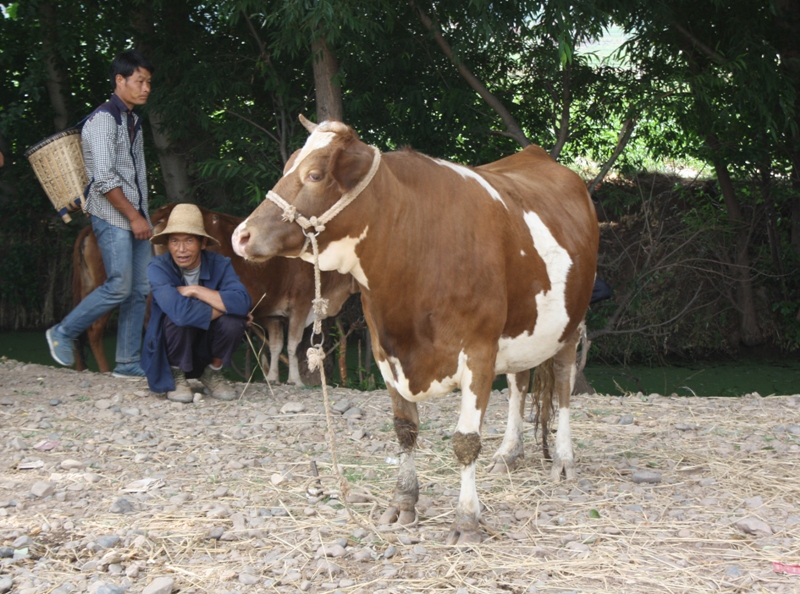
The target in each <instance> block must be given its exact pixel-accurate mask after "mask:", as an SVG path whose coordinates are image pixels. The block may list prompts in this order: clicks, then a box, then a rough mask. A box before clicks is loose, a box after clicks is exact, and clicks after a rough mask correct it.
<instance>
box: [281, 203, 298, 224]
mask: <svg viewBox="0 0 800 594" xmlns="http://www.w3.org/2000/svg"><path fill="white" fill-rule="evenodd" d="M296 218H297V207H296V206H295V205H294V204H287V205H286V206H284V208H283V216H282V217H281V220H282V221H284V222H286V223H293V222H294V220H295V219H296Z"/></svg>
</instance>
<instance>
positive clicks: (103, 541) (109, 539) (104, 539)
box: [95, 534, 119, 549]
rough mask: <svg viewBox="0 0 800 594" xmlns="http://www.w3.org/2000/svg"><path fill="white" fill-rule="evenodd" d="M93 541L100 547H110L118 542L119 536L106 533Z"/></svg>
mask: <svg viewBox="0 0 800 594" xmlns="http://www.w3.org/2000/svg"><path fill="white" fill-rule="evenodd" d="M95 542H96V543H97V545H98V546H99V547H100V548H101V549H110V548H111V547H113V546H114V545H116V544H117V543H118V542H119V536H117V535H116V534H107V535H105V536H101V537H100V538H98V539H97V540H96V541H95Z"/></svg>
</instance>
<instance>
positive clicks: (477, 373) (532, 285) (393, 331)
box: [233, 118, 599, 543]
mask: <svg viewBox="0 0 800 594" xmlns="http://www.w3.org/2000/svg"><path fill="white" fill-rule="evenodd" d="M301 120H302V121H303V122H304V125H306V128H307V129H308V130H309V132H311V135H310V137H309V138H308V140H307V142H306V144H305V146H304V147H303V148H302V149H301V150H299V151H297V152H295V153H294V155H292V157H291V159H290V160H289V162H288V163H287V164H286V167H285V169H284V174H283V177H282V178H281V179H280V180H279V181H278V183H277V184H276V185H275V188H274V190H273V192H272V193H270V194H269V196H270V200H265V201H264V202H263V203H262V204H261V205H259V207H258V208H257V209H256V210H255V211H254V212H253V213H252V214H251V215H250V216H249V217H248V218H247V219H246V220H245V221H244V222H243V223H242V224H241V225H240V226H239V227H238V228H237V229H236V232H235V234H234V237H233V247H234V250H235V251H236V253H238V254H240V255H241V256H243V257H245V258H247V259H249V260H253V261H256V262H259V261H264V260H268V259H269V258H272V257H274V256H288V257H300V258H302V259H305V260H311V259H312V256H311V254H310V249H309V247H308V241H307V238H306V236H305V234H304V231H303V229H302V228H301V225H306V226H308V225H310V228H309V229H308V230H306V231H305V233H312V234H313V233H317V234H318V235H317V238H316V239H317V242H318V246H319V263H320V267H321V268H322V269H323V270H337V271H339V272H341V273H342V274H346V273H350V274H351V275H353V277H355V279H356V280H357V281H358V283H359V285H360V286H361V300H362V303H363V306H364V313H365V316H366V320H367V324H368V326H369V330H370V333H371V335H372V344H373V351H374V355H375V359H376V361H377V362H378V364H379V367H380V370H381V374H382V375H383V378H384V380H385V381H386V385H387V388H388V390H389V393H390V395H391V398H392V406H393V410H394V426H395V432H396V433H397V437H398V440H399V442H400V446H401V457H400V460H401V462H400V469H399V476H398V479H397V484H396V487H395V494H394V499H393V501H392V504H391V506H390V508H389V509H388V510H387V511H386V513H384V515H383V517H382V519H381V520H382V522H384V523H392V522H398V523H400V524H408V523H411V522H413V521H414V520H415V519H416V511H415V505H416V502H417V499H418V483H417V476H416V470H415V468H414V458H413V451H414V448H415V444H416V439H417V434H418V431H419V416H418V412H417V404H416V403H417V402H419V401H423V400H426V399H428V398H431V397H434V396H441V395H444V394H447V393H448V392H450V391H451V390H453V389H454V388H460V389H461V409H460V415H459V418H458V422H457V425H456V429H455V432H454V435H453V450H454V452H455V455H456V458H457V459H458V461H459V463H460V465H461V492H460V496H459V501H458V506H457V509H456V516H455V521H454V523H453V526H452V529H451V531H450V534H449V536H448V542H449V543H464V542H475V541H479V540H480V532H479V529H478V522H479V516H480V503H479V501H478V494H477V490H476V486H475V466H476V460H477V458H478V454H479V452H480V450H481V438H480V431H481V422H482V420H483V416H484V413H485V411H486V406H487V403H488V400H489V395H490V392H491V388H492V382H493V380H494V378H495V375H496V374H498V373H505V374H509V377H508V379H509V382H508V383H509V386H510V390H509V394H510V397H509V412H508V427H507V430H506V433H505V436H504V438H503V442H502V444H501V446H500V448H499V450H498V451H497V453H495V455H494V460H493V468H494V469H501V470H503V471H504V470H505V469H506V468H509V467H513V466H514V465H515V463H516V461H517V460H518V459H519V458H520V457H521V456H522V455H523V447H522V413H523V408H524V399H525V393H526V392H527V383H528V378H529V377H530V372H529V370H530V369H531V368H532V367H535V366H537V365H540V364H542V363H543V362H545V361H548V360H549V359H551V358H552V360H553V369H554V372H555V382H554V388H553V390H554V392H555V393H556V394H557V395H558V399H559V416H558V434H557V437H556V448H555V451H554V453H553V454H554V455H553V469H552V477H553V478H554V479H555V480H558V479H559V477H560V475H561V474H562V472H563V473H564V474H565V475H566V477H567V478H572V477H574V476H575V470H574V459H573V450H572V440H571V436H570V425H569V395H570V391H571V387H572V382H573V381H574V370H575V366H574V362H575V349H576V345H577V343H578V339H579V334H580V328H581V327H582V323H583V318H584V315H585V313H586V309H587V307H588V305H589V299H590V298H591V295H592V285H593V281H594V277H595V266H596V259H597V249H598V241H599V232H598V224H597V219H596V216H595V211H594V207H593V205H592V201H591V199H590V198H589V194H588V193H587V191H586V187H585V185H584V183H583V182H582V181H581V179H580V178H579V177H578V176H577V175H576V174H575V173H573V172H572V171H570V170H569V169H567V168H565V167H562V166H561V165H558V164H557V163H555V161H553V160H552V159H551V158H550V157H549V156H548V155H547V154H546V153H545V151H543V150H542V149H541V148H539V147H528V148H526V149H525V150H523V151H521V152H519V153H517V154H515V155H512V156H510V157H506V158H504V159H501V160H499V161H496V162H494V163H489V164H487V165H482V166H480V167H475V168H472V167H466V166H463V165H456V164H454V163H449V162H447V161H442V160H439V159H434V158H431V157H427V156H425V155H422V154H419V153H416V152H414V151H412V150H401V151H399V152H392V153H386V154H381V153H380V152H379V151H378V150H377V149H375V148H374V147H370V146H368V145H366V144H364V143H363V142H361V141H360V140H359V138H358V136H357V135H356V133H355V132H354V131H353V129H352V128H350V127H349V126H346V125H345V124H343V123H340V122H323V123H322V124H320V125H319V126H315V125H314V124H311V123H309V122H307V120H305V118H301ZM373 174H374V177H372V179H371V180H370V179H369V176H370V175H373ZM359 191H360V194H359V195H358V196H355V194H356V193H357V192H359ZM342 196H344V199H345V200H346V201H350V200H352V202H349V205H347V206H346V207H345V208H344V209H343V210H341V211H339V208H340V206H334V205H335V204H337V201H339V200H340V197H342ZM354 196H355V197H354ZM278 204H280V206H277V205H278ZM331 208H332V210H330V211H329V210H328V209H331ZM337 212H338V214H335V216H333V218H331V216H332V213H337ZM297 222H300V223H301V225H298V224H297ZM545 396H548V395H547V394H546V395H545ZM549 396H550V397H552V393H551V394H549Z"/></svg>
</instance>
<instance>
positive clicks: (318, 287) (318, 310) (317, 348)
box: [303, 230, 367, 530]
mask: <svg viewBox="0 0 800 594" xmlns="http://www.w3.org/2000/svg"><path fill="white" fill-rule="evenodd" d="M303 233H305V235H306V237H307V238H308V240H309V241H310V242H311V250H312V254H313V255H314V301H313V303H314V314H315V315H314V326H313V331H312V333H311V347H310V348H309V349H308V351H307V352H306V356H307V358H308V369H309V371H315V370H317V369H319V379H320V382H322V397H323V399H324V401H325V420H326V422H327V423H328V443H329V444H330V446H331V463H332V464H333V471H334V473H335V474H336V478H337V481H338V483H339V493H340V496H341V501H342V505H344V508H345V509H346V510H347V515H348V516H350V519H351V520H352V521H353V523H355V524H357V525H358V526H360V527H361V528H364V529H365V530H367V527H366V526H364V524H362V523H361V521H360V520H359V519H358V518H356V516H355V514H354V513H353V510H352V509H350V503H349V502H348V501H347V496H348V495H349V494H350V484H349V483H348V482H347V479H345V478H344V475H342V470H341V468H339V457H338V455H337V453H336V437H335V432H334V430H333V420H332V419H331V404H330V399H329V397H328V382H327V380H326V379H325V349H324V348H323V344H324V342H325V338H324V336H322V319H323V317H324V316H325V314H326V313H327V312H328V300H327V299H323V298H322V283H321V282H320V270H319V246H318V245H317V234H318V232H317V233H307V232H306V231H305V230H303ZM317 335H319V337H320V338H319V344H314V337H315V336H317Z"/></svg>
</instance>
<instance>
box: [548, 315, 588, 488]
mask: <svg viewBox="0 0 800 594" xmlns="http://www.w3.org/2000/svg"><path fill="white" fill-rule="evenodd" d="M580 336H581V326H579V327H578V329H577V330H575V333H574V334H573V335H572V337H570V339H569V341H568V342H567V343H566V344H565V345H564V346H563V347H562V348H561V350H560V351H558V353H556V354H555V356H554V357H553V374H554V376H555V377H554V387H553V390H554V392H555V394H557V395H558V430H557V433H556V447H555V452H554V453H553V468H552V469H551V471H550V478H551V479H552V480H553V481H556V482H557V481H559V480H560V478H561V475H562V474H563V475H564V476H565V477H566V478H567V480H571V479H574V478H575V456H574V454H573V451H572V430H571V429H570V424H569V397H570V394H572V387H573V386H574V385H575V351H576V349H577V348H578V342H579V340H580Z"/></svg>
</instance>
